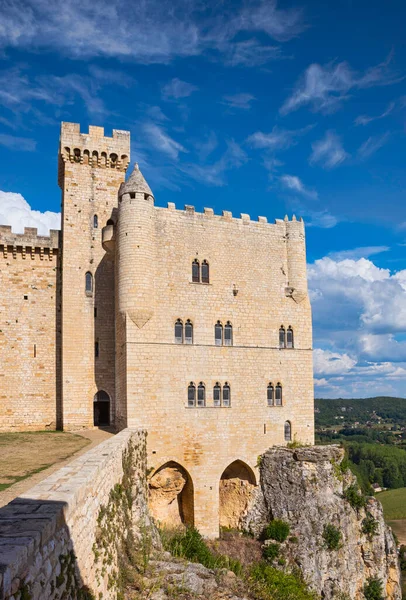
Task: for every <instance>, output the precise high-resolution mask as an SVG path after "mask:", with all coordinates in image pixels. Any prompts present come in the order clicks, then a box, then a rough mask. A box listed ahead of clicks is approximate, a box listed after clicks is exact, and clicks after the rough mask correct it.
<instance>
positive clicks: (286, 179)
mask: <svg viewBox="0 0 406 600" xmlns="http://www.w3.org/2000/svg"><path fill="white" fill-rule="evenodd" d="M279 181H280V182H281V184H282V185H283V187H285V188H286V189H288V190H290V191H292V192H297V193H299V194H302V195H303V196H307V197H308V198H313V199H316V198H317V192H316V191H315V190H311V189H309V188H307V187H306V186H305V185H304V183H303V182H302V180H301V179H300V178H299V177H297V176H296V175H281V177H280V178H279Z"/></svg>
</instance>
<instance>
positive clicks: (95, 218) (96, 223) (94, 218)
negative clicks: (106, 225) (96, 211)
mask: <svg viewBox="0 0 406 600" xmlns="http://www.w3.org/2000/svg"><path fill="white" fill-rule="evenodd" d="M98 226H99V218H98V216H97V215H94V216H93V228H94V229H97V228H98Z"/></svg>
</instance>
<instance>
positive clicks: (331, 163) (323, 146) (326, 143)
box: [309, 131, 349, 169]
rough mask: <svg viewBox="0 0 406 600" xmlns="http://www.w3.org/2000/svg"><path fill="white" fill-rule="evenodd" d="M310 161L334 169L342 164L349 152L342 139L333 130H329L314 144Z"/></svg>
mask: <svg viewBox="0 0 406 600" xmlns="http://www.w3.org/2000/svg"><path fill="white" fill-rule="evenodd" d="M312 150H313V152H312V153H311V156H310V159H309V162H310V164H316V163H319V164H321V165H322V166H323V167H324V168H325V169H332V168H334V167H337V166H338V165H339V164H341V163H342V162H343V161H344V160H345V159H346V158H348V157H349V154H347V152H346V151H345V150H344V148H343V146H342V143H341V140H340V138H339V137H338V135H337V134H335V133H334V132H333V131H327V132H326V135H325V136H324V138H323V139H321V140H318V141H317V142H314V143H313V144H312Z"/></svg>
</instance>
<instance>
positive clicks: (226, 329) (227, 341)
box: [224, 324, 233, 346]
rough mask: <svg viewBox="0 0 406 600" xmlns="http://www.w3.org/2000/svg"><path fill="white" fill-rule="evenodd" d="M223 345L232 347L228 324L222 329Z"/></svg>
mask: <svg viewBox="0 0 406 600" xmlns="http://www.w3.org/2000/svg"><path fill="white" fill-rule="evenodd" d="M224 345H225V346H232V345H233V328H232V327H231V325H228V324H227V325H226V326H225V327H224Z"/></svg>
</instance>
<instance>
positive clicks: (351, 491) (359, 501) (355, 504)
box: [343, 483, 367, 510]
mask: <svg viewBox="0 0 406 600" xmlns="http://www.w3.org/2000/svg"><path fill="white" fill-rule="evenodd" d="M343 497H344V498H345V500H347V502H348V503H349V504H350V505H351V506H352V508H354V509H355V510H359V509H360V508H364V507H365V506H366V503H367V501H366V498H365V496H364V495H363V494H362V492H361V491H360V489H359V487H358V485H357V484H355V483H354V484H352V485H350V486H349V487H347V489H346V490H344V493H343Z"/></svg>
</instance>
